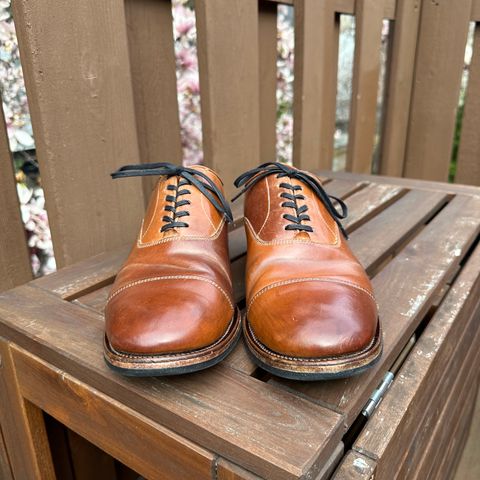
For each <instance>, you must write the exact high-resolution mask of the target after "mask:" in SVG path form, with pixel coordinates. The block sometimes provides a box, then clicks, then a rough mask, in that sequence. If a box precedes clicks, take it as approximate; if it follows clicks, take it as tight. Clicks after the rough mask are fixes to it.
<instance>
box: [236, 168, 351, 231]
mask: <svg viewBox="0 0 480 480" xmlns="http://www.w3.org/2000/svg"><path fill="white" fill-rule="evenodd" d="M274 174H276V175H277V178H284V177H287V178H295V179H297V180H299V181H300V182H302V183H304V184H306V185H308V186H309V187H310V188H311V189H312V190H313V191H314V193H315V195H316V196H317V197H318V198H319V199H320V200H321V201H322V203H323V205H325V208H326V209H327V211H328V213H329V214H330V215H331V217H332V218H333V219H334V220H335V222H336V224H337V225H338V228H339V229H340V231H341V232H342V233H343V235H344V237H345V238H348V235H347V233H346V232H345V230H344V228H343V226H342V223H341V221H340V220H343V219H344V218H346V216H347V214H348V209H347V206H346V205H345V203H344V202H343V201H342V200H341V199H339V198H337V197H334V196H332V195H328V194H327V192H326V191H325V190H324V188H323V186H322V184H321V183H320V181H319V180H318V179H317V178H315V177H314V176H313V175H311V174H309V173H307V172H304V171H302V170H296V169H294V168H292V167H289V166H288V165H284V164H283V163H278V162H275V163H273V162H269V163H264V164H262V165H260V166H259V167H256V168H252V169H251V170H248V171H247V172H245V173H243V174H242V175H240V176H239V177H238V178H237V179H236V180H235V186H236V187H243V189H242V190H241V191H240V193H239V194H238V195H236V196H235V197H234V198H233V199H232V201H234V200H236V199H237V198H238V197H239V196H240V195H242V194H243V193H245V192H246V191H247V190H248V189H249V188H251V187H253V186H254V185H255V184H256V183H258V182H259V181H260V180H262V179H264V178H265V177H267V176H269V175H274ZM280 187H281V188H284V189H286V190H288V191H287V192H283V193H282V194H281V195H280V196H281V197H282V198H285V199H286V200H287V201H286V202H283V203H282V207H285V208H291V209H293V210H294V212H295V214H294V215H291V214H289V213H286V214H284V215H283V218H285V219H286V220H288V221H289V222H291V223H289V224H288V225H286V226H285V230H298V231H302V232H313V228H312V227H311V226H310V225H306V224H305V223H303V222H308V221H310V217H309V215H307V213H306V212H307V211H308V206H307V205H302V206H299V204H298V200H305V196H304V195H302V194H301V193H299V192H301V191H302V187H301V186H300V185H292V184H291V183H288V182H282V183H281V184H280ZM332 200H334V201H336V202H338V205H339V206H340V208H341V211H338V210H337V208H336V207H335V205H334V204H333V202H332Z"/></svg>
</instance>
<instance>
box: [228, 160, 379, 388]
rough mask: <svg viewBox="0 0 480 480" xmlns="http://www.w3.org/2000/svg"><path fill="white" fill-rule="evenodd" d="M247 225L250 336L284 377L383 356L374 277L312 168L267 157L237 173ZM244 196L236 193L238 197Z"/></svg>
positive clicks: (337, 370)
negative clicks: (355, 251) (350, 242)
mask: <svg viewBox="0 0 480 480" xmlns="http://www.w3.org/2000/svg"><path fill="white" fill-rule="evenodd" d="M235 185H236V186H237V187H241V186H243V187H244V188H243V190H242V192H240V194H242V193H244V192H246V198H245V229H246V232H247V267H246V272H247V273H246V297H247V309H246V314H245V318H244V322H243V329H244V335H245V339H246V343H247V345H248V347H249V349H250V351H251V353H252V354H253V357H254V359H255V360H256V362H257V363H258V364H259V365H260V366H261V367H262V368H264V369H265V370H267V371H269V372H271V373H274V374H276V375H279V376H281V377H285V378H290V379H299V380H323V379H330V378H340V377H346V376H350V375H354V374H356V373H360V372H362V371H363V370H365V369H366V368H368V367H369V366H371V365H372V364H373V363H374V362H375V361H376V360H377V359H378V358H379V357H380V355H381V352H382V338H381V332H380V324H379V321H378V313H377V306H376V302H375V299H374V296H373V293H372V286H371V284H370V281H369V279H368V277H367V275H366V273H365V271H364V269H363V268H362V266H361V265H360V264H359V262H358V260H357V259H356V258H355V257H354V255H353V254H352V252H351V250H350V249H349V247H348V245H347V242H346V240H345V238H344V237H346V234H345V232H344V230H343V228H342V226H341V223H340V219H341V218H344V217H345V216H346V213H347V212H346V210H347V209H346V206H345V204H344V203H343V202H342V201H341V200H339V199H336V198H334V197H331V198H333V199H334V200H335V201H337V202H338V204H339V206H340V207H341V209H342V211H341V212H338V211H337V210H336V208H335V206H334V204H333V203H332V201H331V200H330V198H329V196H328V195H327V194H326V192H325V191H324V190H323V187H322V186H321V183H320V181H319V179H318V178H316V177H315V176H314V175H312V174H310V173H308V172H304V171H301V170H298V169H296V168H293V167H289V166H287V165H283V164H280V163H266V164H263V165H261V166H260V167H258V168H256V169H253V170H250V171H249V172H246V173H245V174H243V175H241V176H240V177H239V178H238V179H237V180H236V182H235ZM240 194H239V195H240Z"/></svg>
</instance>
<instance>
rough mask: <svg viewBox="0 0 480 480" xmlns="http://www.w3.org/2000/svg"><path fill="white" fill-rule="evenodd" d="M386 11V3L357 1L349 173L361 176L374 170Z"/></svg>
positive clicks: (348, 159) (371, 0) (374, 0)
mask: <svg viewBox="0 0 480 480" xmlns="http://www.w3.org/2000/svg"><path fill="white" fill-rule="evenodd" d="M383 10H384V6H383V4H382V2H379V1H378V0H357V2H356V3H355V14H356V24H355V25H356V27H355V59H354V64H353V82H352V104H351V109H350V120H349V128H348V150H347V170H348V171H352V172H357V173H370V171H371V168H372V155H373V147H374V141H375V125H376V112H377V94H378V81H379V74H380V47H381V33H382V20H383Z"/></svg>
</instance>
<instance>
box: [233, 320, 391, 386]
mask: <svg viewBox="0 0 480 480" xmlns="http://www.w3.org/2000/svg"><path fill="white" fill-rule="evenodd" d="M242 323H243V333H244V337H245V341H246V344H247V347H248V351H249V353H250V355H251V356H252V358H253V360H254V362H255V363H256V364H257V365H258V366H259V367H261V368H263V369H264V370H266V371H267V372H269V373H272V374H274V375H276V376H278V377H282V378H287V379H289V380H303V381H316V380H333V379H337V378H346V377H351V376H354V375H359V374H361V373H363V372H364V371H365V370H368V369H370V368H371V367H373V366H374V365H375V364H376V363H377V362H378V360H379V359H380V357H381V355H382V350H383V341H382V332H381V327H380V322H378V328H377V332H376V334H375V337H374V339H373V341H372V343H371V344H370V345H369V346H368V347H367V348H366V349H364V350H362V351H360V352H356V353H351V354H348V355H344V356H337V357H323V358H299V357H291V356H288V355H282V354H280V353H277V352H274V351H273V350H270V349H269V348H268V347H267V346H265V345H264V344H263V343H261V342H260V341H259V340H258V339H257V338H256V337H255V335H254V334H253V332H252V330H251V328H250V325H249V323H248V320H247V318H246V316H245V317H244V319H243V322H242Z"/></svg>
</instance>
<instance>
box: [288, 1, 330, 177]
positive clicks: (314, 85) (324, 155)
mask: <svg viewBox="0 0 480 480" xmlns="http://www.w3.org/2000/svg"><path fill="white" fill-rule="evenodd" d="M338 34H339V24H338V19H337V17H336V15H335V10H334V4H333V2H331V1H323V2H319V1H317V0H300V1H298V2H296V3H295V79H294V106H293V113H294V123H293V129H294V133H293V163H294V165H296V166H297V167H300V168H306V169H318V168H321V169H331V168H332V160H333V134H334V132H335V106H336V93H337V62H338Z"/></svg>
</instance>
